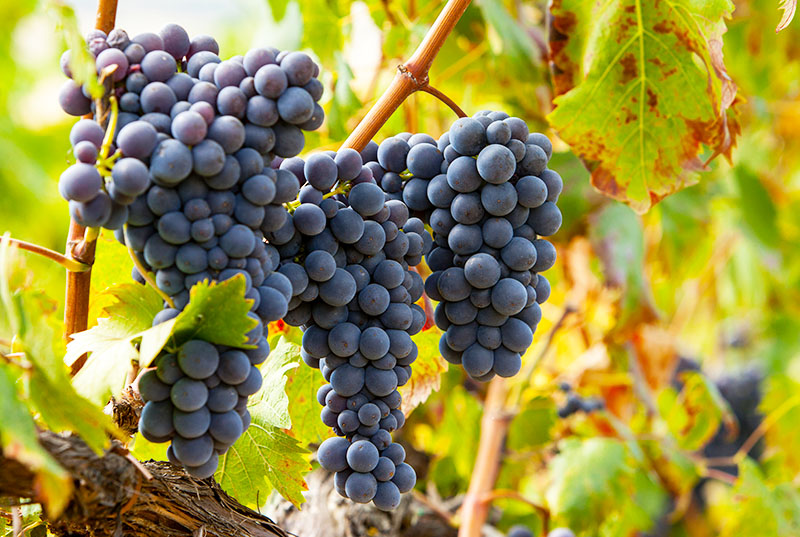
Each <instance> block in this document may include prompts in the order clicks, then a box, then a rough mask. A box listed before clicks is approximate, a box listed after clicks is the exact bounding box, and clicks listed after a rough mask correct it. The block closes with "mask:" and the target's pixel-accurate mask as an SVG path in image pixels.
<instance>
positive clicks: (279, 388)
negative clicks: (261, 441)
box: [247, 340, 300, 429]
mask: <svg viewBox="0 0 800 537" xmlns="http://www.w3.org/2000/svg"><path fill="white" fill-rule="evenodd" d="M299 356H300V350H299V349H298V348H297V346H296V345H294V344H292V343H289V342H288V341H284V340H281V341H280V342H279V343H278V346H277V347H276V348H275V349H274V350H273V351H272V352H270V353H269V358H267V361H266V362H264V363H263V364H262V365H261V377H262V378H263V379H264V383H263V385H262V388H261V391H259V392H258V393H257V394H256V395H254V396H253V397H252V398H251V399H250V402H249V403H248V404H247V408H248V410H249V411H250V416H251V417H252V418H253V420H254V421H255V420H258V422H259V423H263V424H266V425H270V426H272V427H277V428H279V429H288V428H290V427H291V426H292V421H291V419H290V417H289V397H288V396H287V395H286V380H287V379H286V374H287V372H289V371H290V370H292V369H295V368H297V366H298V365H299V364H298V362H297V358H298V357H299Z"/></svg>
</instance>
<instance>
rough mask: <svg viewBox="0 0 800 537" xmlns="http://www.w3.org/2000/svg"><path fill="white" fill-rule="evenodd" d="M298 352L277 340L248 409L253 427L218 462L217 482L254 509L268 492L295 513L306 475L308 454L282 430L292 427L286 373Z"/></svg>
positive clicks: (295, 364)
mask: <svg viewBox="0 0 800 537" xmlns="http://www.w3.org/2000/svg"><path fill="white" fill-rule="evenodd" d="M298 356H299V351H298V349H297V346H296V345H295V344H293V343H290V342H288V341H285V340H283V339H282V340H280V342H279V343H278V345H277V347H276V348H275V350H273V351H272V352H271V353H270V355H269V358H268V359H267V361H266V362H264V364H263V365H262V366H261V373H262V376H263V378H264V385H263V387H262V389H261V391H260V392H259V393H258V394H257V395H256V396H254V397H253V398H251V399H250V402H249V403H248V405H247V409H248V410H249V411H250V417H251V418H252V424H251V425H250V428H249V429H248V430H247V431H245V433H244V434H243V435H242V437H241V438H240V439H239V440H238V441H237V442H236V443H235V444H234V445H233V446H231V448H230V449H229V450H228V452H227V453H226V454H225V455H223V456H222V457H221V458H220V462H219V470H217V474H216V476H217V481H219V484H220V486H222V488H223V489H225V490H226V492H228V493H229V494H231V495H232V496H234V497H235V498H236V499H237V500H239V501H240V502H242V503H244V504H245V505H248V506H251V507H259V505H258V502H259V500H260V501H261V502H262V503H263V501H264V500H265V499H266V497H267V495H268V494H269V492H270V491H271V490H273V489H274V490H276V491H278V493H279V494H280V495H281V496H283V497H284V498H286V499H287V500H289V501H290V502H292V503H293V504H294V505H295V506H297V507H299V506H300V504H301V503H303V501H304V500H303V495H302V491H303V490H308V486H307V485H306V483H305V481H304V479H303V476H304V475H305V474H306V473H307V472H308V471H309V470H310V469H311V468H310V466H309V464H308V461H306V459H305V458H304V456H303V455H304V454H306V453H307V451H306V450H305V449H304V448H303V447H302V446H301V445H300V444H299V443H298V442H297V440H295V439H294V438H292V437H291V436H289V434H287V433H286V432H284V431H282V430H281V429H284V428H289V427H291V419H290V417H289V397H288V396H287V395H286V392H285V386H286V380H287V378H286V373H287V372H288V371H291V370H292V369H295V368H297V366H298V362H297V360H296V359H297V357H298Z"/></svg>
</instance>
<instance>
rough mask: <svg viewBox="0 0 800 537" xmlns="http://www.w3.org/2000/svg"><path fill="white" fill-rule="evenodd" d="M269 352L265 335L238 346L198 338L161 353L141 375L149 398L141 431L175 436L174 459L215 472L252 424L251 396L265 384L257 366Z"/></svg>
mask: <svg viewBox="0 0 800 537" xmlns="http://www.w3.org/2000/svg"><path fill="white" fill-rule="evenodd" d="M268 354H269V346H268V345H266V339H264V338H261V339H260V340H259V345H258V346H257V347H256V348H254V349H248V350H239V349H232V348H226V347H222V346H217V345H212V344H211V343H208V342H206V341H203V340H199V339H194V340H190V341H187V342H186V343H184V344H183V345H182V346H181V347H180V348H179V349H178V350H177V352H176V353H175V354H162V355H161V356H159V357H158V359H157V360H156V368H155V369H149V370H147V371H146V372H145V373H144V374H143V375H142V376H141V377H140V378H139V393H140V395H141V396H142V399H143V400H144V401H146V404H145V406H144V408H143V409H142V415H141V419H140V421H139V432H140V433H141V434H142V436H144V437H145V438H147V439H148V440H150V441H151V442H167V441H171V442H172V443H171V445H170V446H169V448H167V455H168V457H169V459H170V461H171V462H172V463H173V464H176V465H183V466H184V467H185V468H186V470H187V471H188V472H189V473H190V474H191V475H193V476H195V477H198V478H201V479H203V478H206V477H210V476H211V475H213V474H214V472H215V471H216V469H217V463H218V461H219V455H220V454H222V453H225V452H226V451H227V450H228V448H229V447H230V446H232V445H233V443H234V442H236V440H237V439H238V438H239V437H240V436H241V435H242V433H243V432H244V431H245V430H246V429H247V427H248V426H249V425H250V413H249V412H248V410H247V398H248V397H249V396H250V395H253V394H254V393H256V392H257V391H258V390H259V389H261V383H262V377H261V372H260V371H259V370H258V368H257V367H256V366H257V365H259V364H261V363H262V362H264V360H266V359H267V355H268Z"/></svg>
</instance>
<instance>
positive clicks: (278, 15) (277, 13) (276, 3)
mask: <svg viewBox="0 0 800 537" xmlns="http://www.w3.org/2000/svg"><path fill="white" fill-rule="evenodd" d="M268 3H269V9H270V11H271V12H272V18H273V20H275V21H280V20H281V19H283V17H284V16H285V15H286V6H288V5H289V2H288V1H287V0H269V2H268Z"/></svg>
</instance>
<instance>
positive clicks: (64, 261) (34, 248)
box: [0, 237, 92, 272]
mask: <svg viewBox="0 0 800 537" xmlns="http://www.w3.org/2000/svg"><path fill="white" fill-rule="evenodd" d="M2 240H6V241H8V243H9V244H13V245H14V246H17V247H18V248H19V249H20V250H26V251H28V252H32V253H34V254H39V255H41V256H43V257H46V258H47V259H50V260H51V261H55V262H56V263H58V264H59V265H61V266H62V267H64V268H65V269H67V270H68V271H70V272H85V271H87V270H89V269H90V268H92V267H91V266H90V265H86V264H84V263H81V262H80V261H77V260H75V259H72V258H69V257H67V256H65V255H64V254H62V253H60V252H56V251H55V250H51V249H49V248H45V247H44V246H39V245H38V244H33V243H31V242H27V241H22V240H19V239H12V238H11V237H0V241H2Z"/></svg>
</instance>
